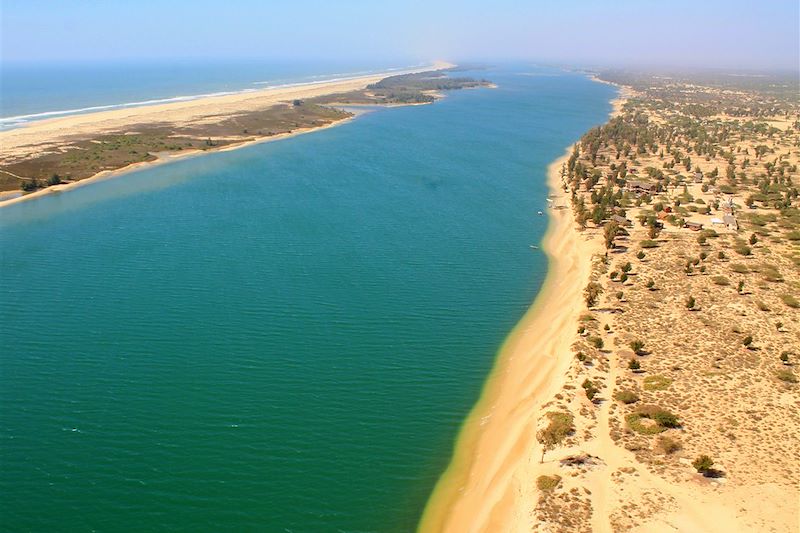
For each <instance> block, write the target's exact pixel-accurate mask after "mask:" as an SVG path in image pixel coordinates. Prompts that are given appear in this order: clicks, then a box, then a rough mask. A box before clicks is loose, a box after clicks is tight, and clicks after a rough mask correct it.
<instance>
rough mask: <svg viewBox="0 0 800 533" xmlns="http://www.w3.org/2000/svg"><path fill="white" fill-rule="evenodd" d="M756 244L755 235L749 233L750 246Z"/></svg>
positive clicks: (756, 238)
mask: <svg viewBox="0 0 800 533" xmlns="http://www.w3.org/2000/svg"><path fill="white" fill-rule="evenodd" d="M757 242H758V237H756V234H755V233H751V234H750V245H751V246H752V245H754V244H755V243H757Z"/></svg>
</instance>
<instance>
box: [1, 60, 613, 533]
mask: <svg viewBox="0 0 800 533" xmlns="http://www.w3.org/2000/svg"><path fill="white" fill-rule="evenodd" d="M476 74H477V75H479V76H484V77H488V78H490V79H492V80H493V81H495V82H497V83H498V84H499V88H498V89H496V90H489V89H483V90H470V91H461V92H455V93H452V94H450V95H449V97H448V98H446V99H445V100H443V101H440V102H438V103H436V104H435V105H430V106H416V107H406V108H393V109H385V110H378V111H375V112H372V113H369V114H366V115H364V116H361V117H359V118H358V119H357V120H355V121H352V122H350V123H348V124H346V125H343V126H340V127H337V128H333V129H329V130H325V131H321V132H317V133H314V134H309V135H304V136H300V137H296V138H293V139H289V140H285V141H280V142H275V143H267V144H262V145H256V146H252V147H249V148H245V149H242V150H237V151H233V152H226V153H217V154H210V155H206V156H203V157H199V158H194V159H190V160H185V161H182V162H179V163H174V164H170V165H165V166H162V167H159V168H154V169H150V170H146V171H142V172H137V173H134V174H130V175H127V176H125V177H122V178H119V179H115V180H109V181H106V182H102V183H98V184H96V185H91V186H88V187H85V188H82V189H78V190H75V191H72V192H69V193H65V194H62V195H60V196H54V197H48V198H43V199H41V200H37V201H34V202H28V203H23V204H19V205H16V206H12V207H9V208H4V209H2V210H0V275H2V278H0V279H1V280H2V288H0V348H1V349H2V354H1V355H0V439H1V440H0V443H2V444H1V446H2V447H1V448H0V526H2V529H3V530H6V531H155V530H162V531H289V532H304V531H346V532H363V531H381V532H383V531H398V532H399V531H410V530H413V528H414V527H415V525H416V523H417V521H418V519H419V517H420V514H421V512H422V509H423V507H424V504H425V501H426V499H427V497H428V496H429V494H430V491H431V490H432V488H433V485H434V484H435V482H436V480H437V478H438V476H439V475H440V474H441V473H442V471H443V470H444V468H445V467H446V465H447V462H448V460H449V456H450V453H451V448H452V445H453V441H454V438H455V436H456V433H457V430H458V428H459V425H460V424H461V422H462V420H463V419H464V417H465V415H466V414H467V413H468V411H469V409H470V408H471V406H472V405H473V403H474V402H475V400H476V399H477V397H478V394H479V392H480V388H481V385H482V383H483V380H484V379H485V376H486V375H487V373H488V371H489V369H490V367H491V365H492V362H493V358H494V354H495V351H496V349H497V348H498V346H499V345H500V343H501V342H502V340H503V338H504V336H505V335H506V334H507V332H508V331H509V330H510V329H511V328H512V327H513V325H514V323H515V322H516V321H517V320H518V319H519V317H520V316H521V315H522V313H523V312H524V310H525V309H526V307H527V306H528V304H529V303H530V302H531V301H532V300H533V298H534V296H535V294H536V292H537V290H538V288H539V286H540V284H541V282H542V280H543V279H544V276H545V273H546V259H545V257H544V256H543V255H542V253H541V252H540V251H533V250H531V249H530V248H529V245H530V244H534V243H537V242H539V240H540V239H541V237H542V235H543V232H544V230H545V227H546V223H547V217H546V216H538V215H537V214H536V213H537V211H538V210H543V211H544V210H545V203H546V202H545V198H546V195H547V189H546V186H545V168H546V165H547V163H548V162H549V161H551V160H552V159H554V158H555V157H557V156H558V155H560V154H561V153H562V151H563V150H564V147H565V146H566V145H568V144H569V143H570V142H572V141H574V140H575V139H576V138H577V137H578V136H579V135H580V134H581V133H582V132H583V131H584V130H586V129H587V128H589V127H590V126H592V125H594V124H598V123H601V122H603V121H604V120H605V117H606V116H607V113H608V111H609V110H610V106H609V103H608V101H609V99H610V98H611V97H612V96H613V90H612V89H611V88H610V87H608V86H606V85H600V84H595V83H592V82H590V81H589V80H587V79H585V78H583V77H580V76H577V75H570V74H563V73H560V72H556V71H546V70H540V69H532V68H505V69H502V70H494V71H489V72H479V73H476Z"/></svg>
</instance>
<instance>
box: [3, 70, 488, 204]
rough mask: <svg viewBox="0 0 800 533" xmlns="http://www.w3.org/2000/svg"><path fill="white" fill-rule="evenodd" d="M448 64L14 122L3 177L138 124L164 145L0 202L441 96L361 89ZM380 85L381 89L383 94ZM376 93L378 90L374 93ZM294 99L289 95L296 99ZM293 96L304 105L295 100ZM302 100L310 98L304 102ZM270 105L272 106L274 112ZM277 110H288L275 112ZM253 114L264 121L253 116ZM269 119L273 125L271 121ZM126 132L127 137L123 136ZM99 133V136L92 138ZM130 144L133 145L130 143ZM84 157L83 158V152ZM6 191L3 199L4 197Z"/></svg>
mask: <svg viewBox="0 0 800 533" xmlns="http://www.w3.org/2000/svg"><path fill="white" fill-rule="evenodd" d="M453 66H454V65H452V64H450V63H446V62H441V61H439V62H435V63H433V64H431V65H427V66H424V67H419V68H415V69H408V70H403V71H397V70H394V71H387V72H383V73H378V74H370V75H365V76H358V77H351V78H341V79H334V80H325V81H319V82H310V83H304V84H290V85H287V86H280V87H270V88H267V89H261V90H256V91H245V92H237V93H234V94H226V95H211V96H208V97H203V98H196V99H190V100H181V101H176V102H168V103H156V104H153V105H146V106H137V107H130V108H122V109H119V108H117V109H113V110H104V111H98V112H95V113H88V114H79V115H69V116H63V117H58V118H49V119H45V120H40V121H36V122H32V123H29V124H26V125H24V126H21V127H19V128H15V129H10V130H5V131H0V142H1V143H2V145H3V150H2V152H0V178H6V179H19V180H26V179H31V178H29V177H26V173H25V172H20V171H19V170H18V167H19V166H20V165H25V164H28V165H29V167H30V168H35V169H37V171H38V172H41V167H42V165H41V164H40V165H38V166H37V165H34V164H33V163H27V162H28V161H30V160H31V159H32V158H36V157H38V156H41V160H42V161H44V164H45V165H46V164H51V165H52V164H53V163H52V161H49V160H48V159H53V158H59V157H60V158H61V159H62V160H63V159H66V157H65V156H63V152H65V151H66V150H68V149H72V148H73V147H74V146H75V145H76V143H83V147H82V148H81V149H82V150H87V147H88V149H89V150H91V149H92V148H93V147H94V146H95V144H91V143H100V144H103V145H104V144H106V140H105V139H106V138H109V137H111V139H112V140H111V141H109V142H116V141H115V139H122V141H123V142H124V141H127V140H128V139H134V138H135V137H136V136H137V135H139V133H140V130H141V131H144V133H145V135H150V136H152V138H153V139H154V142H153V144H155V142H156V141H157V142H161V143H162V146H164V148H165V149H163V150H146V149H145V150H144V154H145V155H146V158H144V160H138V161H121V162H120V163H117V164H113V163H112V165H111V167H112V168H103V169H102V170H99V171H97V172H93V173H91V174H90V175H88V176H85V177H80V176H79V177H77V178H76V179H70V180H69V181H67V182H66V183H65V182H63V181H61V177H60V176H58V174H57V173H55V172H54V173H53V175H54V176H58V179H55V180H53V181H54V182H53V183H47V185H46V186H44V183H43V181H42V179H41V178H39V180H38V182H39V184H40V185H39V186H38V187H37V188H36V189H35V190H33V191H28V192H27V194H26V193H25V192H23V191H19V190H18V189H17V190H14V189H13V188H11V189H9V187H8V186H6V187H4V188H5V189H6V190H5V191H3V192H0V208H2V207H5V206H9V205H14V204H17V203H19V202H24V201H27V200H31V199H35V198H41V197H43V196H46V195H50V194H58V193H62V192H66V191H69V190H72V189H75V188H77V187H81V186H83V185H88V184H91V183H95V182H97V181H100V180H105V179H109V178H113V177H116V176H120V175H124V174H127V173H130V172H132V171H135V170H139V169H142V168H146V167H149V166H153V165H160V164H164V163H169V162H172V161H175V160H178V159H184V158H187V157H194V156H197V155H200V154H203V153H207V152H214V151H222V150H233V149H237V148H242V147H245V146H249V145H252V144H258V143H263V142H269V141H275V140H282V139H286V138H288V137H293V136H295V135H300V134H303V133H309V132H312V131H317V130H320V129H325V128H329V127H332V126H335V125H339V124H343V123H345V122H347V121H348V120H351V119H352V118H354V116H355V115H354V114H353V113H351V112H347V111H343V110H341V108H342V107H347V106H354V107H355V106H359V105H373V106H374V105H415V104H423V103H430V102H433V101H435V100H436V99H438V98H441V97H442V94H441V92H440V91H438V90H426V88H425V87H426V86H425V84H421V85H420V87H419V88H418V89H417V88H413V90H409V89H408V88H407V87H401V88H399V89H398V90H396V91H395V89H394V88H389V89H388V90H383V89H378V88H376V89H374V90H372V92H368V91H367V92H365V91H366V90H367V89H368V88H369V87H379V86H380V84H381V83H382V82H384V81H385V80H387V79H390V78H403V77H404V76H409V75H415V74H420V73H425V72H432V71H441V70H445V69H449V68H452V67H453ZM459 80H461V79H459ZM480 85H481V86H493V85H492V84H490V83H488V82H480ZM462 86H463V87H471V86H474V85H472V84H471V82H469V83H467V82H464V81H463V80H461V81H460V82H459V83H456V84H455V85H454V86H453V87H452V88H461V87H462ZM382 90H383V93H381V91H382ZM387 91H388V92H387ZM374 93H381V94H378V95H377V96H376V94H374ZM386 95H389V96H390V97H391V98H389V97H387V96H386ZM291 102H294V106H293V105H292V104H291ZM298 102H300V104H301V105H300V106H299V107H298ZM306 102H308V105H303V104H305V103H306ZM273 110H275V111H274V112H273ZM284 110H286V111H284ZM290 112H293V113H294V115H291V114H290ZM279 113H283V114H284V115H286V116H285V117H284V116H273V115H278V114H279ZM298 115H299V118H298ZM241 120H251V121H256V122H255V124H256V125H257V126H258V127H261V126H260V124H266V125H267V126H268V127H269V128H272V129H271V130H269V129H268V130H267V132H266V133H265V134H260V133H261V131H260V130H259V131H258V132H257V133H256V134H255V135H253V134H250V133H249V132H248V129H246V128H244V129H243V130H241V131H240V130H236V131H238V134H236V133H235V132H234V128H239V127H240V126H239V123H238V122H239V121H241ZM258 120H260V121H261V123H259V122H257V121H258ZM212 121H213V122H212ZM223 121H225V123H231V124H233V125H231V126H228V127H227V129H220V128H219V127H217V126H218V125H219V124H220V122H223ZM303 121H305V122H303ZM270 124H272V125H271V126H269V125H270ZM165 126H166V129H168V131H166V132H164V131H163V130H164V129H165ZM214 127H217V129H216V133H217V135H214ZM192 128H194V129H192ZM204 128H206V129H204ZM187 132H189V133H190V134H191V135H193V136H194V139H193V141H192V142H193V144H189V145H187V146H186V147H183V148H182V147H178V148H177V149H174V148H172V149H168V148H166V145H164V144H163V143H164V142H165V140H166V142H170V141H171V140H172V139H173V138H176V137H177V138H185V137H187ZM129 135H130V137H128V136H129ZM206 136H207V137H208V145H207V146H201V145H199V143H198V141H199V140H200V139H201V138H205V137H206ZM212 137H213V141H212ZM98 138H99V139H101V140H94V139H98ZM137 140H138V139H137ZM147 140H148V141H149V140H150V138H149V137H148V138H147ZM134 148H138V146H134ZM131 151H132V152H135V150H131ZM139 152H140V153H142V150H141V149H139ZM53 154H55V155H53ZM81 157H84V158H85V159H88V155H87V156H81ZM15 165H16V166H15ZM114 167H116V168H114ZM55 168H58V167H55ZM32 179H34V182H36V181H37V180H36V178H35V177H33V178H32ZM4 196H5V199H3V197H4Z"/></svg>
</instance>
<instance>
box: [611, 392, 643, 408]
mask: <svg viewBox="0 0 800 533" xmlns="http://www.w3.org/2000/svg"><path fill="white" fill-rule="evenodd" d="M614 399H615V400H617V401H618V402H622V403H624V404H626V405H630V404H632V403H636V402H638V401H639V395H638V394H636V393H635V392H633V391H632V390H621V391H618V392H617V393H616V394H614Z"/></svg>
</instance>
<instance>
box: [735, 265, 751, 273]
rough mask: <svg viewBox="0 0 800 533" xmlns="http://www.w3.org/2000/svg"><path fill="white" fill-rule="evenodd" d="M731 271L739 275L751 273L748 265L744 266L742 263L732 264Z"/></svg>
mask: <svg viewBox="0 0 800 533" xmlns="http://www.w3.org/2000/svg"><path fill="white" fill-rule="evenodd" d="M731 270H733V271H734V272H736V273H737V274H747V273H748V272H750V269H749V268H747V266H746V265H743V264H741V263H733V264H731Z"/></svg>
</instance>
